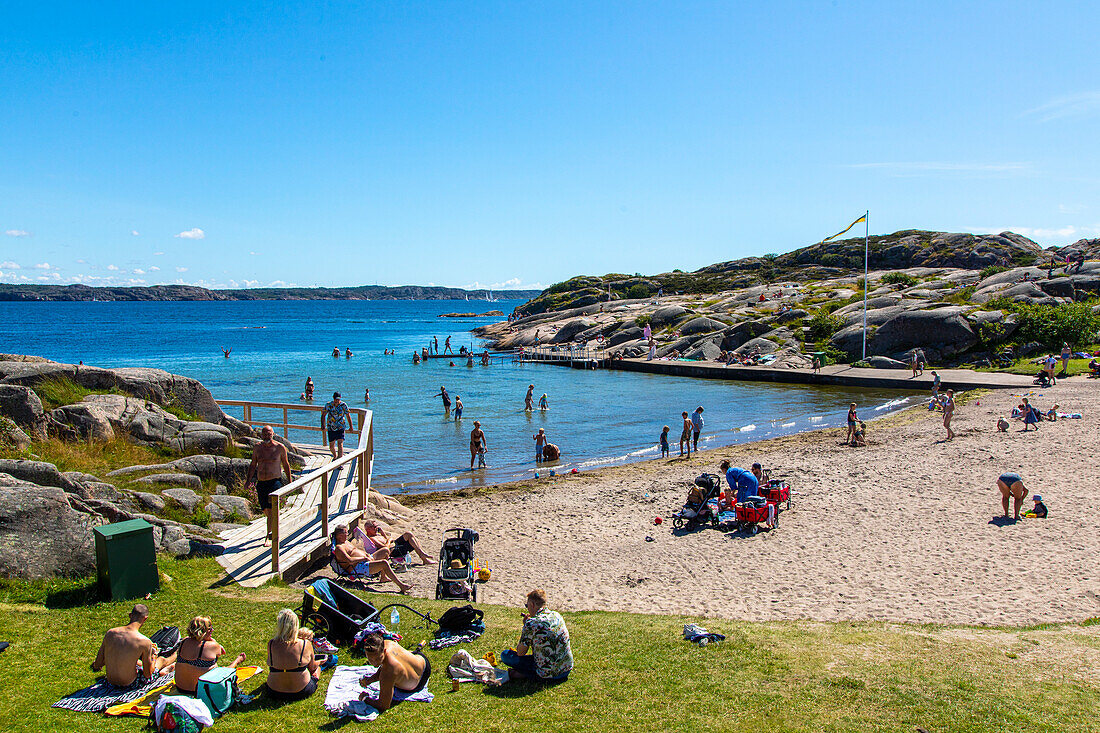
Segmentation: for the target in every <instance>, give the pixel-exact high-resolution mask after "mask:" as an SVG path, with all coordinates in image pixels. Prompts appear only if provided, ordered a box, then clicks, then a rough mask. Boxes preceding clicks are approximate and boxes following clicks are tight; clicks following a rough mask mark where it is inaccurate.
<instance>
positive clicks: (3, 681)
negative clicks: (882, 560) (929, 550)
mask: <svg viewBox="0 0 1100 733" xmlns="http://www.w3.org/2000/svg"><path fill="white" fill-rule="evenodd" d="M160 566H161V570H162V571H163V572H165V573H167V574H168V575H169V576H171V577H172V578H173V580H171V581H170V582H167V583H165V584H164V586H163V588H162V590H161V591H160V592H159V593H158V594H156V595H155V596H154V598H153V599H152V600H151V601H149V602H148V605H149V607H150V609H151V612H152V614H151V617H150V620H149V623H148V624H147V627H148V628H147V631H149V632H150V633H151V632H152V631H154V630H155V629H156V628H158V627H159V626H161V625H162V624H165V623H170V624H175V625H178V626H180V627H185V626H186V623H187V621H188V620H189V619H190V618H191V617H192V616H194V615H197V614H200V613H201V614H204V615H210V616H211V617H212V618H213V621H214V625H215V629H216V636H217V639H218V640H219V641H220V642H222V644H224V645H225V647H226V648H227V649H228V650H229V652H230V653H231V654H232V653H236V652H238V651H241V650H244V651H245V652H247V653H248V656H249V659H250V661H256V662H258V663H260V664H261V665H262V664H263V663H264V660H263V654H264V648H265V640H266V639H268V638H269V637H270V636H271V634H272V631H273V628H274V620H275V615H276V613H277V612H278V611H279V609H280V608H284V607H294V606H296V605H298V603H299V602H300V600H301V592H300V591H296V590H293V589H290V588H287V587H285V586H271V587H265V588H261V589H258V590H251V591H249V590H244V589H240V588H237V587H235V586H234V587H228V588H218V589H214V588H211V587H210V586H211V585H212V584H213V582H214V581H215V580H216V579H218V578H219V577H220V572H219V567H218V565H217V564H216V563H215V562H214V561H212V560H192V561H174V560H170V559H167V558H164V557H162V558H161V559H160ZM88 588H89V584H88V583H86V582H76V583H74V582H54V583H37V584H27V583H6V584H3V585H0V640H7V641H11V642H12V646H11V648H10V649H9V650H8V651H6V652H4V654H3V655H2V656H0V692H2V693H3V694H2V695H0V721H3V723H2V728H3V730H5V731H42V730H62V729H66V730H88V731H100V730H102V731H139V730H142V729H143V726H144V722H143V721H141V720H138V719H108V718H105V717H102V716H97V715H93V714H88V713H74V712H70V711H66V710H56V709H53V708H50V707H49V706H50V704H51V703H53V702H54V701H56V700H57V699H58V698H60V697H62V696H63V695H65V694H67V693H69V692H72V691H74V690H76V689H78V688H80V687H83V686H85V685H87V684H89V683H91V682H92V681H93V678H94V675H93V674H92V673H91V672H90V671H89V669H88V664H89V662H90V661H91V659H92V658H93V657H94V655H95V653H96V650H97V649H98V646H99V642H100V640H101V636H102V633H103V631H104V630H106V629H107V628H108V627H110V626H113V625H116V624H118V623H121V621H122V620H123V618H124V616H125V614H126V612H127V611H128V609H129V606H130V604H129V603H94V604H91V605H83V604H85V603H86V602H87V600H88V593H87V591H88ZM548 590H549V591H550V595H551V605H552V603H553V589H548ZM364 595H368V596H369V594H364ZM369 598H370V600H371V601H372V602H373V603H374V604H375V605H376V606H378V607H381V606H382V605H385V604H386V603H389V602H391V601H392V600H393V599H394V598H395V597H394V596H392V595H385V594H379V595H373V596H369ZM521 601H522V599H520V598H517V599H516V605H515V606H513V607H500V606H483V608H484V610H485V612H486V613H485V621H486V625H487V626H488V631H487V633H486V634H485V636H483V637H482V638H481V639H480V640H478V641H477V642H474V643H473V644H469V645H466V648H467V649H468V650H469V651H470V652H472V653H473V654H474V655H475V656H481V655H482V654H483V653H485V652H487V651H489V650H495V651H498V652H499V650H500V649H502V648H505V647H508V646H512V645H514V644H515V642H516V639H517V637H518V629H519V609H520V606H519V604H520V602H521ZM410 605H412V606H413V607H414V608H418V609H421V610H425V611H426V610H431V611H432V613H433V615H438V614H439V613H440V612H441V611H442V609H443V608H445V607H446V606H447V605H448V604H443V603H438V602H434V601H424V600H412V601H411V603H410ZM387 615H388V614H387ZM410 616H411V614H408V613H407V612H406V613H405V614H404V615H403V616H402V619H401V626H400V627H399V629H398V630H399V631H400V632H401V633H403V634H404V635H405V641H406V643H407V645H413V644H415V643H416V642H417V641H419V640H421V639H423V638H427V633H426V632H425V631H424V630H423V629H415V628H410V626H411V625H412V622H413V618H415V617H411V618H410ZM564 616H565V618H566V622H567V624H568V625H569V630H570V635H571V637H572V643H573V650H574V655H575V657H576V661H577V667H576V669H575V671H574V673H573V676H572V677H571V678H570V679H569V681H568V682H566V683H565V684H562V685H558V686H555V687H550V688H539V687H535V686H531V685H528V684H516V685H509V686H506V687H504V688H500V689H498V690H490V689H487V688H482V687H480V686H477V685H471V684H467V685H463V686H462V688H461V690H460V691H459V692H458V693H452V692H450V685H449V684H448V683H447V682H446V681H445V679H444V678H443V676H442V672H443V670H444V668H445V667H446V664H447V660H448V659H449V658H450V655H451V653H452V652H453V651H454V649H451V650H441V651H438V652H428V654H429V657H430V658H431V661H432V666H433V669H434V670H435V671H433V676H432V681H431V683H430V684H429V689H431V690H432V691H433V692H435V693H436V695H437V697H436V700H435V702H433V703H431V704H421V703H406V704H403V705H400V706H398V707H397V708H395V709H393V710H391V711H389V712H386V713H384V714H383V715H382V716H381V717H380V718H379V719H378V720H377V721H375V722H373V723H367V724H362V725H360V724H358V723H354V722H352V723H351V725H352V728H351V729H360V728H365V729H370V730H378V731H391V730H392V731H409V730H436V731H446V730H452V729H455V728H456V727H463V728H465V727H469V728H476V729H480V730H485V731H505V730H507V731H512V730H516V731H547V730H562V731H606V730H616V731H617V730H632V731H633V730H636V731H646V732H647V733H650V732H652V731H663V730H672V731H698V730H714V731H730V730H736V731H915V730H916V727H917V726H920V727H923V728H925V729H927V730H928V731H930V732H933V731H1013V732H1016V731H1098V730H1100V722H1098V716H1097V710H1100V686H1098V685H1097V684H1095V682H1087V681H1081V679H1082V677H1081V674H1080V673H1081V671H1082V669H1085V670H1087V669H1088V665H1087V663H1086V662H1084V661H1083V660H1084V659H1086V658H1089V657H1090V658H1092V659H1093V660H1095V659H1096V653H1097V651H1098V650H1100V634H1096V633H1093V631H1095V630H1096V627H1088V626H1087V625H1081V626H1065V627H1057V628H1043V629H1003V630H987V629H966V628H962V629H944V628H940V627H932V626H905V625H893V624H877V623H858V624H849V623H838V624H821V623H811V622H781V623H749V622H730V621H717V620H701V619H698V618H694V617H670V616H646V615H639V614H626V613H605V612H581V613H566V614H564ZM691 621H696V622H700V623H703V624H704V625H706V626H707V627H708V628H709V629H711V630H712V631H719V632H722V633H725V634H726V635H727V636H728V638H727V640H726V641H725V642H724V643H721V644H717V645H712V646H709V647H697V646H694V645H692V644H689V643H687V642H685V641H683V640H682V639H681V638H680V633H681V629H682V626H683V624H684V623H687V622H691ZM1086 652H1087V653H1088V657H1086ZM341 657H342V659H341V661H342V662H343V661H345V658H344V656H343V654H341ZM351 663H352V664H358V663H361V662H359V661H358V660H351ZM330 674H331V673H326V674H324V675H323V676H322V685H321V689H320V690H319V691H318V694H317V695H315V696H314V697H313V698H311V699H309V700H305V701H301V702H296V703H290V704H286V705H282V706H277V707H276V706H272V704H271V703H270V702H269V701H265V700H264V699H263V698H262V697H261V698H259V699H257V700H256V701H254V702H253V703H251V704H250V705H248V706H246V707H243V708H238V709H236V710H235V711H234V712H232V713H231V714H230V715H228V716H227V717H225V718H223V719H222V720H219V721H218V722H217V723H216V728H215V730H218V731H224V732H225V733H229V732H230V731H249V732H250V733H251V732H253V731H257V730H264V731H267V730H294V731H314V730H322V731H327V730H337V729H339V728H341V727H342V725H343V724H344V721H336V720H334V719H332V718H331V717H329V716H328V715H327V714H326V713H325V711H324V709H323V707H322V705H321V703H322V701H323V689H324V688H325V687H326V686H327V680H328V678H329V676H330ZM1096 677H1097V672H1096V670H1095V669H1092V670H1091V673H1090V674H1089V675H1088V676H1086V677H1084V678H1083V679H1090V680H1095V679H1096ZM262 681H263V676H262V675H261V676H258V677H255V678H253V679H252V680H249V681H248V682H246V683H245V690H246V691H249V692H250V691H252V690H253V689H254V688H256V687H258V686H259V685H260V684H261V683H262Z"/></svg>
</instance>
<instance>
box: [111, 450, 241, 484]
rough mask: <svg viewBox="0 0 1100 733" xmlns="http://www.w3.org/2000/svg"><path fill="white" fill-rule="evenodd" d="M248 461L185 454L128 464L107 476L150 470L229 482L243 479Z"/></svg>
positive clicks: (127, 474)
mask: <svg viewBox="0 0 1100 733" xmlns="http://www.w3.org/2000/svg"><path fill="white" fill-rule="evenodd" d="M249 463H250V462H249V461H248V460H247V459H245V458H226V457H225V456H209V455H201V456H187V457H185V458H177V459H176V460H174V461H169V462H168V463H156V464H152V465H148V466H128V467H126V468H120V469H117V470H115V471H111V472H110V473H108V474H107V477H108V478H119V477H125V476H136V475H140V474H146V473H150V472H157V473H171V474H179V473H187V474H191V475H192V476H197V477H199V478H200V479H213V480H215V481H217V482H218V483H222V484H230V483H240V482H242V481H244V478H245V476H246V475H247V474H248V466H249Z"/></svg>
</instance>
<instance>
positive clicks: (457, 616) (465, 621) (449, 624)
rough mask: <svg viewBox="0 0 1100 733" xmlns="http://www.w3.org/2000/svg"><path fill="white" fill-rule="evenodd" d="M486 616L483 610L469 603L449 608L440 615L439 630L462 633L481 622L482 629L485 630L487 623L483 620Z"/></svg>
mask: <svg viewBox="0 0 1100 733" xmlns="http://www.w3.org/2000/svg"><path fill="white" fill-rule="evenodd" d="M484 616H485V613H484V612H483V611H481V610H480V609H477V608H474V607H473V606H471V605H470V604H468V603H467V604H466V605H465V606H456V607H454V608H448V609H447V610H446V611H444V612H443V615H442V616H440V617H439V630H440V631H451V632H455V633H462V632H464V631H466V630H468V629H470V628H471V627H475V626H477V625H479V624H480V625H481V628H482V630H484V629H485V624H484V623H483V622H482V620H481V619H482V618H483V617H484Z"/></svg>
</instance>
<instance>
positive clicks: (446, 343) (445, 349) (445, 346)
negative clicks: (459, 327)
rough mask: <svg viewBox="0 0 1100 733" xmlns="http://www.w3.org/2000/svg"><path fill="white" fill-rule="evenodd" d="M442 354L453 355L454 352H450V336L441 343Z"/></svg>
mask: <svg viewBox="0 0 1100 733" xmlns="http://www.w3.org/2000/svg"><path fill="white" fill-rule="evenodd" d="M443 353H444V354H453V353H455V352H453V351H451V337H450V336H448V337H447V338H446V339H444V341H443Z"/></svg>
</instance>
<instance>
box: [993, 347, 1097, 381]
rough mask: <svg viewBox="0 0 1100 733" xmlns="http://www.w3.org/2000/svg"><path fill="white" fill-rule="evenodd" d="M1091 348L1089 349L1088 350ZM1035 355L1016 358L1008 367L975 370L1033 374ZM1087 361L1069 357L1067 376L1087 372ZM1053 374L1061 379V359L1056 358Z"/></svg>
mask: <svg viewBox="0 0 1100 733" xmlns="http://www.w3.org/2000/svg"><path fill="white" fill-rule="evenodd" d="M1091 350H1093V349H1090V351H1091ZM1037 358H1038V357H1037V356H1029V357H1027V358H1025V359H1017V360H1016V361H1015V362H1013V364H1012V366H1009V367H998V366H992V367H978V368H977V369H976V370H975V371H979V372H1007V373H1008V374H1025V375H1027V376H1035V375H1036V374H1038V373H1039V365H1038V364H1036V363H1035V359H1037ZM1089 361H1091V359H1070V360H1069V376H1071V377H1072V376H1076V375H1078V374H1088V373H1089ZM1054 376H1055V377H1057V378H1059V379H1061V378H1062V376H1064V375H1063V374H1062V360H1061V359H1058V365H1057V366H1056V367H1055V371H1054Z"/></svg>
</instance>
